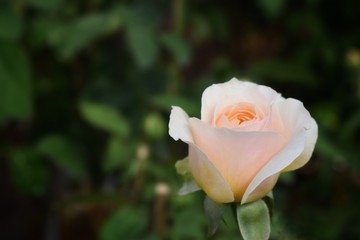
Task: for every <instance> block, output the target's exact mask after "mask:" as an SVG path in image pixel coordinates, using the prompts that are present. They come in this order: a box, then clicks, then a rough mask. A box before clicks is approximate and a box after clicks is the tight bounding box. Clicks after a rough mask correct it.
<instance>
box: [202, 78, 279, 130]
mask: <svg viewBox="0 0 360 240" xmlns="http://www.w3.org/2000/svg"><path fill="white" fill-rule="evenodd" d="M279 96H280V95H279V93H277V92H275V91H274V90H273V89H271V88H269V87H266V86H262V85H257V84H255V83H252V82H247V81H239V80H238V79H236V78H232V79H231V80H230V81H228V82H226V83H220V84H213V85H211V86H210V87H208V88H206V89H205V91H204V93H203V95H202V100H201V101H202V103H201V106H202V107H201V120H202V121H204V122H207V123H210V124H212V122H213V119H214V113H215V108H216V105H217V104H218V103H220V102H223V101H228V104H235V103H237V102H249V103H253V104H255V105H256V106H258V107H259V108H262V109H264V108H266V106H269V105H270V104H271V103H272V102H273V101H274V100H275V99H276V98H277V97H279Z"/></svg>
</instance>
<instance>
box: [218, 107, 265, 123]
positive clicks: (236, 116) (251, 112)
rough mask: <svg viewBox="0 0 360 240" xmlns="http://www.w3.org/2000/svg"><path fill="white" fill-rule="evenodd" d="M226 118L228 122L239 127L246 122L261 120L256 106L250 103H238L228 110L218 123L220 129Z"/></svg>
mask: <svg viewBox="0 0 360 240" xmlns="http://www.w3.org/2000/svg"><path fill="white" fill-rule="evenodd" d="M224 117H225V118H226V119H227V121H228V122H229V123H230V124H231V125H233V126H234V127H237V126H239V125H241V124H243V123H245V122H248V121H251V120H255V119H257V118H259V116H258V115H257V112H256V110H255V108H254V106H253V105H252V104H250V103H238V104H235V105H232V106H231V107H229V108H227V109H226V110H225V111H224V112H223V113H222V114H221V115H220V116H219V117H218V118H217V121H216V125H217V126H218V127H221V126H223V119H224Z"/></svg>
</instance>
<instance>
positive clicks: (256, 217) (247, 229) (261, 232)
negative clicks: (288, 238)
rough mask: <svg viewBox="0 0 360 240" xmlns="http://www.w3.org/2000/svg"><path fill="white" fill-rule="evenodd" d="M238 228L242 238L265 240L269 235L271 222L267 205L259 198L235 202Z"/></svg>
mask: <svg viewBox="0 0 360 240" xmlns="http://www.w3.org/2000/svg"><path fill="white" fill-rule="evenodd" d="M236 214H237V221H238V225H239V229H240V232H241V235H242V237H243V238H244V240H266V239H269V237H270V231H271V228H270V227H271V223H270V212H269V208H268V205H267V204H266V203H265V201H264V200H262V199H260V200H257V201H255V202H250V203H246V204H243V205H241V204H236Z"/></svg>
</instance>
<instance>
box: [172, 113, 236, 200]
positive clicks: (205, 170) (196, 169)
mask: <svg viewBox="0 0 360 240" xmlns="http://www.w3.org/2000/svg"><path fill="white" fill-rule="evenodd" d="M169 134H170V136H171V137H172V138H174V139H175V140H179V139H181V140H182V141H183V142H185V143H188V144H189V165H190V170H191V174H192V175H193V177H194V179H195V181H196V182H197V184H198V185H199V186H200V187H201V188H202V189H203V190H204V192H205V193H206V194H207V195H208V196H209V197H210V198H211V199H212V200H214V201H215V202H218V203H226V202H233V201H234V195H233V193H232V191H231V189H230V187H229V185H228V184H227V182H226V181H225V179H224V178H223V176H222V175H221V174H220V172H219V171H218V170H217V169H216V167H215V166H214V165H213V164H212V163H211V162H210V161H209V160H208V158H207V157H206V155H205V154H204V153H203V152H201V150H199V148H198V147H197V146H196V145H195V144H194V143H193V137H192V132H191V129H190V126H189V117H188V115H187V114H186V113H185V112H184V111H183V110H182V109H181V108H179V107H173V109H172V111H171V114H170V121H169Z"/></svg>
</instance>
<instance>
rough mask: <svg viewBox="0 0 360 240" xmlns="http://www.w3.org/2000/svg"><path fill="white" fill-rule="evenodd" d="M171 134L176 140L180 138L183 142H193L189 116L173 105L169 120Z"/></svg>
mask: <svg viewBox="0 0 360 240" xmlns="http://www.w3.org/2000/svg"><path fill="white" fill-rule="evenodd" d="M169 135H170V136H171V137H172V138H173V139H174V140H176V141H177V140H179V139H180V140H182V141H183V142H191V143H192V142H193V137H192V134H191V130H190V128H189V116H188V115H187V114H186V112H184V110H182V109H181V108H179V107H175V106H174V107H172V110H171V113H170V120H169Z"/></svg>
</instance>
